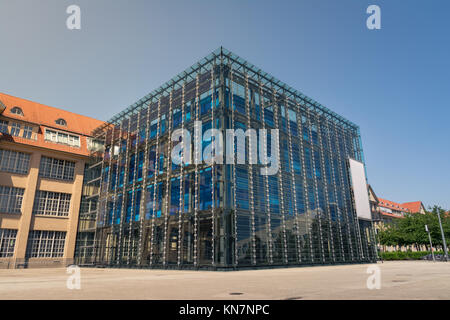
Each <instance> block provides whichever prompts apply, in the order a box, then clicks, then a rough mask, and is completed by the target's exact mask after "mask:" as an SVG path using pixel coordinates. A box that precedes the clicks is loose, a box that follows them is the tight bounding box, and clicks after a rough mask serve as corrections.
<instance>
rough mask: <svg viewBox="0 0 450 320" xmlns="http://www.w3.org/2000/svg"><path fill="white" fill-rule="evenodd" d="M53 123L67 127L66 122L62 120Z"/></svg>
mask: <svg viewBox="0 0 450 320" xmlns="http://www.w3.org/2000/svg"><path fill="white" fill-rule="evenodd" d="M55 123H56V124H58V125H60V126H67V122H66V120H64V119H62V118H59V119H58V120H56V121H55Z"/></svg>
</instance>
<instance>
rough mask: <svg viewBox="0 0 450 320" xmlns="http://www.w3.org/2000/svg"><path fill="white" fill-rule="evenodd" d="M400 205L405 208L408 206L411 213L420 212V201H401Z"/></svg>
mask: <svg viewBox="0 0 450 320" xmlns="http://www.w3.org/2000/svg"><path fill="white" fill-rule="evenodd" d="M402 206H403V207H405V208H408V209H409V210H410V211H411V212H413V213H417V212H420V207H421V206H422V202H421V201H414V202H405V203H402Z"/></svg>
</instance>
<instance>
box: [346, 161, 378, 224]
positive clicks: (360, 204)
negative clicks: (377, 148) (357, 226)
mask: <svg viewBox="0 0 450 320" xmlns="http://www.w3.org/2000/svg"><path fill="white" fill-rule="evenodd" d="M348 161H349V167H350V179H351V182H352V188H353V196H354V201H355V209H356V215H357V217H358V218H360V219H366V220H371V219H372V214H371V213H370V204H369V192H368V191H367V184H366V174H365V171H364V164H363V163H362V162H359V161H356V160H354V159H348Z"/></svg>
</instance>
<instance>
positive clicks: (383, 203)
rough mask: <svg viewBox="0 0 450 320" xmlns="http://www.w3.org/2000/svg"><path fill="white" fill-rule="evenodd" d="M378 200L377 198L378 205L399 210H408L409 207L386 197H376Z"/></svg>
mask: <svg viewBox="0 0 450 320" xmlns="http://www.w3.org/2000/svg"><path fill="white" fill-rule="evenodd" d="M378 200H379V206H380V207H385V208H389V209H394V210H399V211H404V212H410V209H409V208H408V207H405V206H404V205H403V204H401V203H397V202H394V201H390V200H386V199H383V198H380V197H378Z"/></svg>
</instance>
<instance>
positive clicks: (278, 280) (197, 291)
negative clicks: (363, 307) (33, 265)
mask: <svg viewBox="0 0 450 320" xmlns="http://www.w3.org/2000/svg"><path fill="white" fill-rule="evenodd" d="M376 265H377V266H378V267H379V268H380V275H381V287H380V289H372V290H370V289H368V288H367V279H368V277H369V276H371V274H368V273H367V270H368V267H371V266H375V264H358V265H337V266H315V267H301V268H286V269H265V270H248V271H228V272H214V271H178V270H141V269H139V270H137V269H100V268H82V269H81V273H80V274H81V289H79V290H77V289H72V290H70V289H68V288H67V279H68V277H69V276H70V275H69V274H67V272H66V269H65V268H55V269H20V270H19V269H15V270H0V299H164V300H178V299H193V300H196V299H271V300H272V299H293V300H297V299H298V300H300V299H450V262H448V263H445V262H430V261H395V262H384V263H378V264H376Z"/></svg>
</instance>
